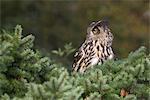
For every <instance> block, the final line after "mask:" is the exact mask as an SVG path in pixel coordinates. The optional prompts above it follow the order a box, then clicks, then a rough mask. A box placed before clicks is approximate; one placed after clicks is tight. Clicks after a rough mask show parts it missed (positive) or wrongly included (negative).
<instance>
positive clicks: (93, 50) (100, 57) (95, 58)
mask: <svg viewBox="0 0 150 100" xmlns="http://www.w3.org/2000/svg"><path fill="white" fill-rule="evenodd" d="M113 55H114V54H113V52H112V49H111V47H107V46H105V45H102V43H100V42H99V41H94V42H92V43H91V44H90V45H87V46H86V49H85V58H86V59H87V62H88V63H90V65H96V64H102V63H103V62H104V61H106V60H108V59H113Z"/></svg>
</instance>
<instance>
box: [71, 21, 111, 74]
mask: <svg viewBox="0 0 150 100" xmlns="http://www.w3.org/2000/svg"><path fill="white" fill-rule="evenodd" d="M112 41H113V34H112V33H111V31H110V28H109V27H108V23H107V21H105V20H101V21H93V22H92V23H91V24H90V25H89V26H88V28H87V34H86V39H85V41H84V43H83V44H82V45H81V47H80V48H79V50H78V51H77V52H76V53H75V55H74V61H73V65H72V70H73V71H75V72H81V73H84V72H85V71H86V70H87V69H88V68H90V67H93V66H94V65H97V64H103V63H104V62H105V61H106V60H108V59H113V58H114V53H113V50H112Z"/></svg>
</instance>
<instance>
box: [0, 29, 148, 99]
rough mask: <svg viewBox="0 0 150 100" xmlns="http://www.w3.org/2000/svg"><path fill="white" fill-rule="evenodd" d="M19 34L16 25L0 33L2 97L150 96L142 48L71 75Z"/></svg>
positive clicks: (132, 97) (27, 38)
mask: <svg viewBox="0 0 150 100" xmlns="http://www.w3.org/2000/svg"><path fill="white" fill-rule="evenodd" d="M21 33H22V29H21V27H20V26H16V28H15V32H12V33H9V32H6V31H3V32H2V33H1V35H0V43H1V44H0V99H1V100H110V99H112V100H148V99H149V96H150V86H149V82H150V54H147V53H146V48H145V47H140V48H139V49H138V50H136V51H135V52H131V53H130V54H129V56H128V57H127V58H125V59H121V60H117V61H113V60H110V61H107V62H105V63H104V64H103V65H97V66H94V67H93V68H91V69H89V70H87V72H85V73H84V74H80V73H71V74H70V72H68V70H67V69H66V67H65V66H62V64H59V63H60V62H59V63H57V61H55V63H52V61H51V60H50V59H49V58H48V57H43V56H42V55H41V54H40V52H39V51H37V50H34V49H33V48H32V47H33V40H34V37H33V36H32V35H29V36H26V37H23V36H22V34H21ZM55 52H57V51H55ZM57 53H59V52H57ZM51 58H52V57H51ZM123 90H124V91H123Z"/></svg>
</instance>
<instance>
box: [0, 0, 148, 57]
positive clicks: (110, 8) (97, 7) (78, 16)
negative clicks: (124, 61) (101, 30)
mask: <svg viewBox="0 0 150 100" xmlns="http://www.w3.org/2000/svg"><path fill="white" fill-rule="evenodd" d="M149 5H150V1H149V0H0V18H1V20H0V28H1V29H9V30H10V29H13V28H14V27H15V26H16V25H17V24H20V25H22V27H23V35H24V36H26V35H28V34H33V35H34V36H35V37H36V38H35V48H38V49H40V50H42V51H46V52H50V51H51V50H54V49H58V48H62V47H63V46H64V45H65V44H66V43H72V45H73V47H74V48H76V49H77V48H78V47H79V46H80V45H81V44H82V43H83V41H84V39H85V35H86V28H87V26H88V25H89V24H90V23H91V22H92V21H97V20H102V19H105V20H108V22H109V26H110V28H111V31H112V33H113V35H114V41H113V48H114V52H115V54H116V55H117V56H118V57H119V58H123V57H126V56H127V55H128V53H129V52H131V51H133V50H136V49H137V48H139V47H140V46H142V45H144V46H146V47H147V48H148V49H149V48H150V47H149V43H150V42H149V41H150V35H149V34H150V31H149V24H150V19H149V18H150V7H149Z"/></svg>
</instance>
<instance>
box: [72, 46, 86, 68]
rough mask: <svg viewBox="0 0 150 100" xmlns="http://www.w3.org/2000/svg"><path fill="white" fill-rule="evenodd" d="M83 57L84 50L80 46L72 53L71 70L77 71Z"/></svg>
mask: <svg viewBox="0 0 150 100" xmlns="http://www.w3.org/2000/svg"><path fill="white" fill-rule="evenodd" d="M83 59H84V52H83V51H82V49H81V48H80V49H79V50H78V51H77V52H76V53H75V55H74V61H73V66H72V70H73V71H78V70H79V69H80V68H81V65H82V64H81V63H83Z"/></svg>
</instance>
